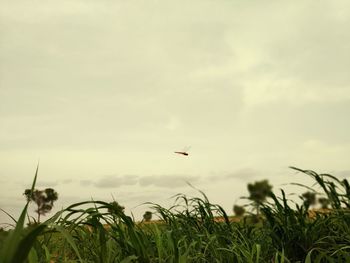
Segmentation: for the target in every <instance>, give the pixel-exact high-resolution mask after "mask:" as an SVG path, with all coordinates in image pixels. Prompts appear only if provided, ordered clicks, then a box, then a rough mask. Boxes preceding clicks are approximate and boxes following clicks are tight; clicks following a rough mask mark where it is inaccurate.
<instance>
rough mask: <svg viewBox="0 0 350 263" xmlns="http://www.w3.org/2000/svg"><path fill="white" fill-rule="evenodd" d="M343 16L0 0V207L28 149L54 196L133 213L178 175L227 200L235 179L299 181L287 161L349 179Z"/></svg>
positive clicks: (334, 4) (231, 6) (107, 1)
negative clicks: (115, 203) (105, 203)
mask: <svg viewBox="0 0 350 263" xmlns="http://www.w3.org/2000/svg"><path fill="white" fill-rule="evenodd" d="M349 28H350V3H349V1H346V0H344V1H342V0H332V1H310V0H303V1H261V0H259V1H258V0H256V1H238V0H232V1H228V0H219V1H212V0H210V1H209V0H192V1H167V0H162V1H160V0H158V1H156V0H147V1H146V0H144V1H142V0H138V1H136V0H130V1H122V0H115V1H111V0H99V1H92V0H91V1H89V0H62V1H53V0H48V1H34V0H32V1H24V0H0V208H1V209H3V210H5V211H7V212H8V213H10V214H11V215H13V216H14V217H18V215H19V213H20V211H21V209H22V208H23V206H24V204H25V199H24V196H23V192H24V189H26V188H30V186H31V182H32V180H33V177H34V173H35V169H36V165H37V163H38V162H39V166H40V167H39V174H38V185H37V188H39V189H44V188H46V187H52V188H54V189H55V190H56V191H57V192H58V194H59V199H58V201H57V202H56V203H55V210H54V211H58V210H60V209H62V208H64V207H67V206H68V205H69V204H72V203H75V202H78V201H83V200H91V199H93V200H105V201H113V199H115V200H117V201H118V202H119V203H121V204H122V205H124V206H125V207H126V213H127V214H133V215H134V216H135V217H136V218H141V216H142V214H143V213H144V211H146V210H149V207H148V206H147V205H144V204H143V203H145V202H154V203H157V204H161V205H164V206H168V205H170V204H172V203H173V201H174V199H173V198H171V197H172V196H173V195H175V194H177V193H184V194H187V195H189V196H199V193H198V191H197V190H195V189H194V188H192V187H190V186H189V185H188V184H187V183H186V182H189V183H190V184H192V185H193V186H194V187H196V188H198V189H201V190H203V191H204V192H205V193H206V194H207V196H208V197H209V200H210V201H211V202H212V203H217V204H220V205H222V206H223V207H224V209H225V210H226V211H227V212H228V214H231V213H232V206H233V204H234V203H236V204H241V203H243V201H242V200H240V197H241V196H247V195H248V191H247V187H246V185H247V183H249V182H254V181H258V180H263V179H268V180H269V181H270V182H271V184H273V186H274V189H275V190H276V191H278V189H279V188H280V187H285V186H284V184H287V183H291V182H300V183H305V184H308V183H310V182H309V181H308V178H307V177H306V176H303V175H301V174H297V173H295V172H294V171H292V170H291V169H289V168H288V167H289V166H296V167H299V168H303V169H311V170H314V171H316V172H319V173H332V174H333V175H335V176H338V177H340V178H349V177H350V165H349V156H350V139H349V138H350V137H349V131H350V123H349V115H350V74H349V68H350V45H349V43H350V30H349ZM184 147H190V150H189V156H181V155H177V154H175V153H174V151H178V150H182V149H183V148H184ZM298 191H302V189H301V190H300V189H299V190H298ZM29 212H30V213H32V214H33V215H34V207H31V208H30V210H29ZM9 221H11V220H10V219H9V218H8V216H7V215H6V214H4V213H0V222H1V223H4V222H9Z"/></svg>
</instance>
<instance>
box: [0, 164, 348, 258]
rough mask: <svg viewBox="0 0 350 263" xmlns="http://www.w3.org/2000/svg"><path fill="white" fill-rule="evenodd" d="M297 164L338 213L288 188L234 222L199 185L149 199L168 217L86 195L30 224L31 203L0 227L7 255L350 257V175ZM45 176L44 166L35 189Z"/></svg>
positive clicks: (1, 253) (2, 254)
mask: <svg viewBox="0 0 350 263" xmlns="http://www.w3.org/2000/svg"><path fill="white" fill-rule="evenodd" d="M292 169H294V170H296V171H298V172H301V173H304V174H306V175H308V176H310V177H311V178H313V179H314V181H315V183H316V184H317V185H316V186H315V187H317V191H322V193H323V194H324V195H325V196H326V197H327V198H328V199H329V200H330V201H331V204H330V205H331V207H332V210H331V212H330V213H316V217H315V218H310V216H309V213H308V211H307V207H305V206H303V205H298V204H294V203H292V202H290V201H289V200H287V198H286V195H285V193H284V191H283V190H281V193H278V195H277V194H276V193H272V194H271V195H270V199H269V200H270V202H266V203H262V204H261V205H260V207H261V215H260V217H259V218H258V220H257V222H254V220H253V219H254V217H249V216H247V217H245V218H244V219H242V220H241V221H240V222H231V221H230V220H229V217H228V215H227V214H226V212H225V211H224V209H223V208H222V207H221V206H219V205H216V204H212V203H211V202H210V201H209V200H208V198H207V196H206V195H205V194H204V193H203V192H200V191H199V193H200V197H194V198H193V197H192V198H189V197H187V196H185V195H182V194H179V195H177V196H175V197H174V205H173V206H172V207H171V208H164V207H162V206H160V205H157V204H149V205H150V206H151V207H152V208H153V212H154V213H155V214H157V215H158V216H159V218H160V219H161V222H162V223H147V224H143V223H136V222H134V221H133V219H132V218H131V217H129V216H127V215H125V214H124V213H123V212H122V211H121V210H120V209H116V208H115V206H113V205H111V204H110V203H108V202H103V201H86V202H81V203H76V204H73V205H71V206H69V207H67V208H66V209H64V210H62V211H60V212H59V213H57V214H55V215H54V216H52V217H51V218H50V219H48V220H47V221H45V222H43V223H41V224H37V225H33V226H30V227H25V225H24V224H25V217H26V213H27V207H28V203H27V204H26V205H25V206H24V209H23V211H22V213H21V216H20V218H19V219H18V220H17V221H16V222H15V223H16V226H15V228H14V229H13V230H10V231H7V232H6V231H3V232H1V233H0V235H1V238H0V242H1V244H0V262H4V263H10V262H13V263H21V262H91V263H95V262H101V263H105V262H106V263H107V262H123V263H127V262H142V263H147V262H150V263H151V262H164V263H165V262H176V263H180V262H208V263H209V262H210V263H211V262H242V263H243V262H248V263H249V262H251V263H258V262H307V263H308V262H350V245H349V244H350V210H349V208H350V187H349V183H348V181H347V180H345V179H344V180H339V179H337V178H336V177H334V176H332V175H329V174H317V173H316V172H314V171H310V170H302V169H298V168H295V167H292ZM37 176H38V168H37V170H36V173H35V176H34V180H33V185H32V189H34V187H35V183H36V180H37ZM217 217H221V218H223V220H222V221H221V222H218V221H217V220H216V218H217ZM255 221H256V220H255Z"/></svg>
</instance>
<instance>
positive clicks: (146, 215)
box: [143, 211, 152, 222]
mask: <svg viewBox="0 0 350 263" xmlns="http://www.w3.org/2000/svg"><path fill="white" fill-rule="evenodd" d="M143 220H144V221H146V222H149V221H151V220H152V212H151V211H146V212H145V213H144V214H143Z"/></svg>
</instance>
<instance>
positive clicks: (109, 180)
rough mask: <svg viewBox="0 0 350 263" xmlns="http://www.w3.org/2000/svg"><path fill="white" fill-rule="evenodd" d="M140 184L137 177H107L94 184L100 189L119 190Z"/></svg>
mask: <svg viewBox="0 0 350 263" xmlns="http://www.w3.org/2000/svg"><path fill="white" fill-rule="evenodd" d="M137 182H138V176H136V175H122V176H116V175H109V176H105V177H103V178H101V179H99V180H97V181H96V182H94V183H93V185H94V186H95V187H98V188H117V187H122V186H126V185H135V184H137Z"/></svg>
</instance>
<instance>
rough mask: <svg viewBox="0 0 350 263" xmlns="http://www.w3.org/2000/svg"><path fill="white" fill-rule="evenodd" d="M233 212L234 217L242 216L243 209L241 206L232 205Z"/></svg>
mask: <svg viewBox="0 0 350 263" xmlns="http://www.w3.org/2000/svg"><path fill="white" fill-rule="evenodd" d="M233 212H234V213H235V215H236V216H243V215H244V213H245V209H244V207H243V206H240V205H234V206H233Z"/></svg>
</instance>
